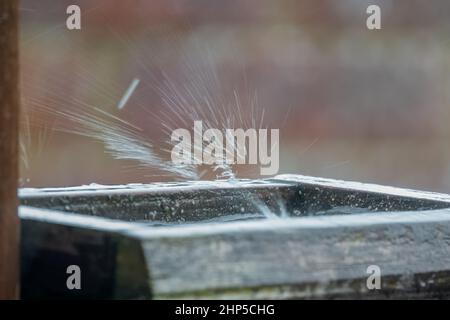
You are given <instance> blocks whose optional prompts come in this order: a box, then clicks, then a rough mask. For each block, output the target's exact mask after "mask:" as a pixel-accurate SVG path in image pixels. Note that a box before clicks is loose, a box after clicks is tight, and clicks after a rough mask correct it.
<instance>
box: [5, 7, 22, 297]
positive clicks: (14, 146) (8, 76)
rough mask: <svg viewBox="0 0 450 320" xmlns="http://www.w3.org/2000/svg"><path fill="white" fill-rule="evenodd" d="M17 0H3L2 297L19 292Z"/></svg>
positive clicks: (11, 295)
mask: <svg viewBox="0 0 450 320" xmlns="http://www.w3.org/2000/svg"><path fill="white" fill-rule="evenodd" d="M18 65H19V58H18V0H0V299H16V298H18V295H19V274H20V265H19V219H18V216H17V204H18V201H17V182H18V178H19V172H18V136H19V133H18V131H19V89H18V83H19V76H18V69H19V68H18Z"/></svg>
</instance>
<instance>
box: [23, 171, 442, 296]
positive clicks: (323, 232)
mask: <svg viewBox="0 0 450 320" xmlns="http://www.w3.org/2000/svg"><path fill="white" fill-rule="evenodd" d="M276 180H277V181H270V183H269V182H267V181H266V182H264V183H261V182H259V184H260V185H255V183H252V182H241V184H240V185H239V183H238V184H237V185H234V184H233V185H229V184H227V185H225V184H222V185H220V184H214V185H209V186H207V185H203V186H202V184H200V186H199V185H198V184H196V185H194V186H190V185H188V186H186V187H183V186H181V187H180V186H179V185H178V186H173V185H172V186H167V185H164V186H157V187H155V186H136V185H134V186H128V187H125V186H120V187H96V188H95V190H90V191H87V190H86V188H81V189H80V188H75V189H72V190H67V189H66V190H62V189H59V190H48V189H47V190H40V191H39V190H27V191H25V192H22V193H21V194H22V203H27V204H30V202H28V201H30V199H31V200H32V201H36V199H39V201H38V202H32V203H34V204H37V205H39V206H41V207H49V209H51V210H48V209H43V208H30V207H21V209H20V212H21V219H22V223H23V228H24V234H23V252H24V253H23V260H24V265H23V266H22V278H23V279H24V286H25V285H27V286H28V285H30V286H31V288H27V289H24V292H25V295H24V297H48V296H49V295H50V296H52V297H60V298H61V297H74V295H75V294H74V292H70V291H68V290H66V289H65V288H64V285H65V276H66V274H65V269H64V268H65V267H67V266H66V265H67V264H68V263H74V264H76V263H79V264H80V266H81V267H82V270H83V269H85V270H86V271H85V272H86V277H87V280H86V281H87V283H85V285H86V286H92V287H90V289H89V290H87V291H85V292H83V291H81V292H78V293H77V294H78V296H77V297H89V298H92V297H99V298H369V299H370V298H389V297H396V298H450V209H439V210H426V209H434V208H448V207H449V203H450V197H449V196H447V195H442V194H434V193H423V192H418V191H412V190H403V189H397V188H390V187H380V186H374V185H362V184H358V183H346V182H342V181H335V180H324V179H315V178H309V177H301V176H282V177H277V179H276ZM264 188H267V189H268V190H264ZM72 192H73V193H74V195H73V197H72V195H71V193H72ZM239 193H240V194H241V196H242V195H244V196H243V198H241V199H240V200H239V201H241V202H242V203H245V201H244V200H245V199H247V201H249V199H254V197H255V194H257V195H261V194H263V195H267V196H266V197H265V196H261V198H260V199H261V201H265V202H266V203H267V204H268V205H270V204H271V203H278V202H279V201H280V199H281V200H282V201H283V202H284V204H285V207H286V208H287V210H288V211H290V212H293V213H295V210H298V212H299V213H302V212H304V213H305V214H304V215H301V214H293V217H292V218H287V219H280V218H277V217H273V218H271V219H250V220H242V221H232V222H227V223H223V222H217V221H216V222H211V218H212V217H213V216H216V217H217V214H218V213H219V217H222V218H223V217H224V216H226V215H227V212H226V211H225V213H224V212H222V211H221V210H229V209H230V207H227V206H226V205H224V204H223V203H222V202H221V199H220V196H222V195H225V199H226V201H228V202H230V201H231V200H230V199H231V198H227V195H228V196H230V195H232V196H233V197H234V196H235V195H237V194H239ZM43 194H45V195H46V196H47V197H48V198H46V197H45V196H43ZM130 194H131V195H132V198H131V200H130V199H129V200H127V201H126V202H125V203H128V204H129V207H127V208H126V209H123V211H122V212H121V215H125V217H126V214H127V212H131V214H132V212H133V211H132V208H133V206H132V204H133V203H134V202H133V201H132V200H133V199H134V201H136V203H137V206H136V208H137V210H138V211H139V214H138V216H137V217H132V218H131V219H128V220H131V221H124V220H123V219H118V218H120V217H121V216H120V215H119V216H116V215H115V214H114V210H116V209H118V210H119V211H120V208H121V206H120V203H122V202H121V201H122V199H121V198H120V197H124V198H125V199H127V197H129V196H130ZM177 195H178V196H179V198H178V200H179V199H180V198H181V199H186V200H185V201H181V202H180V201H179V202H178V207H177V208H178V209H177V211H175V213H176V215H183V214H185V215H186V216H185V218H184V220H186V221H191V222H192V221H196V222H197V223H191V224H182V225H177V226H172V225H171V226H149V224H148V223H146V220H145V218H147V219H150V220H151V219H154V216H155V213H154V212H155V210H156V216H157V217H158V212H165V211H164V210H165V209H164V208H165V207H164V205H167V206H169V205H168V204H171V205H172V204H173V202H174V201H176V200H177V198H176V196H177ZM274 195H276V196H274ZM60 196H62V197H63V198H64V201H63V203H65V204H66V205H67V206H69V207H70V206H72V205H73V202H71V201H72V200H74V199H75V201H74V203H76V205H73V206H72V207H70V208H74V207H76V206H81V205H82V202H83V200H84V201H87V203H89V204H90V205H91V206H92V205H95V204H102V203H103V205H105V207H103V209H102V210H103V213H105V214H104V215H105V216H106V217H112V218H114V219H110V218H105V217H98V216H95V215H96V214H98V211H96V210H97V209H96V208H95V206H94V207H93V208H91V209H90V211H86V212H83V213H84V214H74V213H71V212H67V211H69V210H67V211H66V212H63V211H57V210H53V208H52V204H54V205H55V206H56V207H58V208H60V207H61V203H62V202H61V199H60V198H59V197H60ZM107 196H109V197H110V198H104V197H107ZM166 196H167V198H166ZM98 197H99V198H98ZM117 197H119V198H117ZM172 197H173V198H172ZM248 197H250V198H248ZM280 197H281V198H280ZM155 198H156V199H158V200H157V201H159V203H160V204H159V207H158V206H155V204H154V203H153V201H156V200H155ZM94 199H95V201H93V200H94ZM108 199H109V201H110V203H109V207H108ZM117 199H120V201H118V200H117ZM102 201H103V202H102ZM116 201H118V202H117V203H116ZM192 201H194V203H195V204H196V205H194V206H191V205H189V206H187V204H189V203H192ZM289 201H291V203H290V202H289ZM321 203H322V204H321ZM146 204H147V205H148V206H149V207H148V208H147V209H146V207H145V206H146ZM217 204H218V205H219V208H220V210H219V209H216V210H212V212H213V213H212V214H211V213H208V212H207V211H205V209H204V208H205V207H206V208H213V209H214V206H215V205H217ZM185 205H186V206H185ZM331 206H353V207H359V208H365V209H364V210H363V211H362V212H363V213H361V211H358V212H357V213H356V214H354V213H352V214H350V213H347V214H345V212H340V213H339V214H336V212H334V211H331V215H330V214H327V212H326V211H325V212H324V211H322V210H324V209H327V208H329V207H331ZM278 207H280V206H279V205H278ZM83 208H84V209H83V210H87V207H86V206H85V207H83ZM158 208H159V209H158ZM231 208H234V207H233V206H231ZM411 208H412V209H414V210H415V211H401V210H402V209H408V210H411ZM66 209H67V208H66ZM83 210H82V211H83ZM107 210H112V211H111V212H109V213H108V211H107ZM146 210H147V211H149V212H153V213H152V214H150V215H148V216H145V211H146ZM158 210H159V211H158ZM302 210H304V211H302ZM387 210H392V211H387ZM149 212H147V214H148V213H149ZM168 212H171V210H169V211H168ZM239 212H240V210H239ZM328 212H329V211H328ZM235 215H236V216H238V213H235ZM170 216H171V215H170ZM142 217H144V219H142ZM159 217H160V216H159ZM192 217H194V218H192ZM175 219H178V218H173V220H175ZM136 220H139V221H136ZM219 220H220V219H219ZM199 222H203V223H199ZM27 230H30V232H27ZM40 257H45V258H40ZM53 263H56V265H58V267H57V268H53V269H52V268H51V267H50V264H53ZM370 265H377V266H379V267H380V269H381V282H382V288H381V290H373V291H371V290H368V289H367V287H366V280H367V277H368V276H369V275H368V274H367V273H366V270H367V267H368V266H370ZM39 270H49V271H47V272H46V273H45V277H43V276H42V275H40V273H39V272H40V271H39ZM96 274H102V277H96V276H95V275H96ZM39 277H40V278H39ZM25 279H26V280H27V281H25ZM33 279H34V280H33ZM42 279H45V281H46V282H47V284H48V285H45V284H41V283H40V281H41V282H42V281H43V280H42ZM36 281H37V282H36ZM36 288H40V289H39V290H37V291H33V290H36ZM55 288H58V290H56V289H55ZM93 288H97V289H93ZM100 288H107V289H104V290H103V289H102V290H103V291H99V290H100ZM52 290H54V291H52ZM49 292H50V293H49Z"/></svg>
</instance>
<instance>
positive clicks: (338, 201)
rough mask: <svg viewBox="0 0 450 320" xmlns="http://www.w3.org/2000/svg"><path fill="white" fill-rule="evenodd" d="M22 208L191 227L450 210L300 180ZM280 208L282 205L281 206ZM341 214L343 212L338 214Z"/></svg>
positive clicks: (409, 196)
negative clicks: (231, 219)
mask: <svg viewBox="0 0 450 320" xmlns="http://www.w3.org/2000/svg"><path fill="white" fill-rule="evenodd" d="M20 198H21V204H23V205H27V206H33V207H41V208H52V209H55V210H60V211H67V212H76V213H82V214H87V215H94V216H101V217H108V218H112V219H122V220H127V221H148V222H150V221H161V222H189V221H190V222H194V221H204V220H208V219H216V218H220V217H224V216H236V217H239V216H242V213H243V212H245V213H246V214H249V215H250V216H258V215H259V216H263V214H262V213H261V211H262V210H261V209H264V208H267V209H269V210H270V211H271V212H274V213H276V214H281V211H282V210H283V209H285V211H287V212H289V214H290V215H291V216H299V217H301V216H312V215H322V214H333V212H330V209H334V214H339V213H342V212H346V211H348V209H349V208H353V209H355V210H354V211H355V212H356V211H358V210H356V209H360V210H359V212H364V211H366V212H369V211H373V212H384V211H406V210H419V209H420V210H430V209H440V208H448V207H450V197H449V196H448V195H444V194H436V193H429V192H420V191H415V190H406V189H400V188H392V187H384V186H378V185H371V184H362V183H351V182H344V181H338V180H331V179H328V180H327V179H319V178H312V177H305V176H298V175H295V176H293V175H285V176H278V177H275V178H274V179H267V180H257V181H251V180H240V181H239V180H238V181H235V182H233V183H230V182H226V181H221V182H214V183H211V182H196V183H188V184H169V183H166V184H152V185H141V184H138V185H124V186H98V185H95V186H83V187H74V188H47V189H22V190H21V192H20ZM280 204H283V205H282V206H280ZM339 208H341V210H339Z"/></svg>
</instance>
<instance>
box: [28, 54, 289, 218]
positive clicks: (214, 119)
mask: <svg viewBox="0 0 450 320" xmlns="http://www.w3.org/2000/svg"><path fill="white" fill-rule="evenodd" d="M204 52H206V54H204ZM199 56H201V57H202V58H205V59H202V60H204V62H206V63H202V64H201V65H199V64H198V63H196V60H194V59H192V58H189V57H185V59H184V61H182V63H181V70H182V76H181V77H179V78H178V79H174V77H171V76H170V75H169V74H168V73H166V72H165V71H161V76H162V81H161V79H158V80H156V79H155V77H154V75H153V74H150V75H149V76H150V79H152V80H153V81H150V83H145V82H144V81H143V80H142V79H140V78H139V77H135V78H133V80H132V81H131V83H130V84H129V86H128V88H127V89H126V90H125V91H124V93H123V95H122V96H121V98H120V99H119V100H118V102H116V110H118V112H123V111H124V110H126V109H127V106H128V105H129V104H130V100H131V99H132V98H133V95H134V94H135V93H136V91H138V90H139V89H142V90H143V89H144V88H145V87H150V88H152V89H153V90H154V91H155V92H156V93H157V94H158V96H159V97H160V99H161V101H162V104H163V105H164V107H165V108H164V110H163V111H161V112H160V113H159V114H157V115H156V121H157V122H158V123H160V124H161V126H162V130H163V132H164V134H165V135H166V136H167V137H170V136H171V133H172V132H173V130H174V129H175V128H177V127H180V126H181V127H185V128H189V127H192V124H193V123H194V122H195V121H199V120H200V121H202V123H203V126H204V129H205V130H208V129H216V130H220V132H222V133H223V136H224V137H225V140H226V141H225V142H226V143H228V144H230V145H234V143H235V141H234V138H233V137H231V138H230V136H229V135H227V134H226V129H227V128H236V127H241V128H243V129H244V130H247V129H250V128H255V129H262V128H263V126H264V109H262V112H259V113H258V111H257V110H261V108H259V105H258V99H257V93H256V91H255V92H253V93H249V92H250V90H248V92H247V93H246V94H244V95H243V94H241V93H240V92H239V90H238V89H236V88H231V89H230V90H228V92H227V93H226V94H225V93H224V92H223V91H224V90H222V88H224V87H225V86H224V85H223V83H222V82H221V80H220V77H219V73H218V71H217V70H216V68H215V66H214V62H213V57H212V54H211V52H210V51H208V50H206V51H202V54H201V55H199ZM147 69H148V68H144V70H147ZM245 85H246V87H247V84H246V83H245ZM244 97H245V99H244ZM60 100H61V97H60V96H59V95H57V94H55V92H48V93H47V95H46V96H45V98H42V97H40V98H29V100H28V101H26V103H27V104H28V105H31V106H32V107H34V108H37V109H38V110H39V111H44V112H47V113H49V114H52V115H53V116H56V117H57V118H59V119H64V120H65V121H66V122H67V120H68V121H69V122H70V123H71V126H61V127H58V128H55V129H56V130H58V131H62V132H66V133H72V134H76V135H80V136H84V137H88V138H90V139H94V140H96V141H99V142H101V143H102V144H103V146H104V148H105V151H106V153H108V154H109V155H111V156H112V157H113V158H114V159H117V160H132V161H135V162H137V164H138V165H137V167H138V168H140V169H145V168H154V169H158V170H159V171H161V172H163V173H166V174H170V175H171V176H176V177H178V179H181V180H188V181H192V180H200V179H201V178H202V177H203V176H204V175H205V174H206V173H207V172H208V171H210V172H212V173H213V174H214V175H215V176H216V179H217V180H221V181H223V182H227V183H234V182H235V181H237V180H236V171H235V170H234V167H233V164H230V163H227V161H225V159H224V161H216V162H215V163H213V164H209V165H206V166H205V165H204V164H203V163H202V159H201V156H202V149H204V148H206V147H207V143H206V142H205V141H204V140H203V139H202V143H201V145H196V144H194V145H193V149H194V150H193V152H192V155H193V160H194V161H193V162H192V163H188V164H186V163H184V164H176V163H173V162H172V161H170V160H167V159H166V158H165V157H164V156H163V155H161V154H160V153H159V152H157V151H156V150H161V151H163V152H167V153H168V154H170V150H171V149H172V147H173V141H171V140H170V139H167V141H165V142H164V143H163V145H165V146H163V147H162V148H161V147H158V148H156V147H155V146H156V145H159V144H156V143H152V142H151V141H150V140H149V139H148V138H147V137H145V135H144V132H143V130H142V129H141V128H140V127H138V126H137V125H135V124H132V123H130V122H128V121H125V120H124V119H122V117H119V116H117V115H114V114H112V113H111V112H107V111H105V110H103V109H102V108H99V107H98V106H95V105H91V104H89V103H86V102H85V101H81V100H80V99H77V98H74V97H69V98H67V97H66V98H65V100H64V101H63V102H62V101H60ZM59 104H61V105H64V106H65V108H64V110H60V109H58V108H55V106H56V105H59ZM244 104H245V105H246V106H247V108H248V107H249V109H250V113H249V115H248V114H247V115H246V114H244V113H243V105H244ZM152 115H153V116H155V115H154V114H152ZM264 129H266V128H264ZM27 132H29V130H25V133H27ZM25 136H26V134H25ZM230 139H232V140H233V141H230ZM28 140H29V137H28V138H27V137H23V139H22V141H23V143H22V144H21V149H23V150H22V157H23V159H24V160H25V162H26V163H25V164H26V165H28V164H27V154H26V153H27V151H26V150H27V148H26V147H25V143H26V142H27V141H28ZM28 142H29V141H28ZM224 151H225V156H224V158H226V157H229V156H231V154H230V153H233V155H234V152H236V153H237V157H242V158H245V155H246V153H247V150H246V149H245V148H244V150H242V149H240V148H234V149H231V150H230V149H228V148H225V149H224ZM272 152H273V150H272ZM199 155H200V157H199ZM200 169H203V170H202V171H201V170H200ZM248 198H249V202H250V203H251V204H252V205H253V207H254V208H255V209H256V210H257V211H259V212H260V213H261V214H262V215H263V216H264V217H266V218H279V217H280V216H281V217H287V216H288V214H287V211H286V208H285V207H284V204H283V201H282V199H279V201H277V204H278V206H279V210H278V212H280V215H278V214H276V213H274V212H272V210H271V209H270V208H269V207H268V206H267V205H266V204H265V203H264V201H262V200H261V199H256V198H255V196H254V195H252V194H251V193H248Z"/></svg>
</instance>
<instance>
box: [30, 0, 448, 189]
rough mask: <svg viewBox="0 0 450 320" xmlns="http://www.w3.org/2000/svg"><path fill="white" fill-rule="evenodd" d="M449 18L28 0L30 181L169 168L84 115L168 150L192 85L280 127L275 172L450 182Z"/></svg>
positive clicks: (346, 4) (325, 5)
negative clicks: (76, 18) (131, 149)
mask: <svg viewBox="0 0 450 320" xmlns="http://www.w3.org/2000/svg"><path fill="white" fill-rule="evenodd" d="M71 4H77V5H79V6H80V8H81V14H82V16H81V19H82V20H81V25H82V29H81V30H68V29H67V28H66V19H67V14H66V8H67V6H69V5H71ZM370 4H376V5H379V6H380V8H381V16H382V18H381V25H382V29H381V30H374V31H371V30H368V29H367V28H366V19H367V16H368V15H367V14H366V8H367V7H368V6H369V5H370ZM449 16H450V2H449V1H446V0H432V1H427V2H424V1H419V0H395V1H390V0H370V1H369V0H367V1H366V0H339V1H335V0H296V1H285V0H283V1H269V0H241V1H236V0H231V1H223V0H222V1H219V0H171V1H166V0H152V1H143V0H142V1H138V0H130V1H119V0H89V1H88V0H84V1H79V0H78V1H73V0H70V1H65V0H64V1H62V0H58V1H56V0H40V1H33V0H22V1H21V32H22V34H21V61H22V65H21V68H22V70H21V72H22V87H21V93H22V99H23V109H24V110H23V111H24V114H23V117H22V143H21V151H22V163H21V185H22V186H24V187H33V186H71V185H80V184H89V183H100V184H116V183H135V182H136V183H137V182H154V181H171V180H174V179H175V177H174V176H171V175H170V174H167V172H166V173H161V172H160V170H158V169H157V168H153V167H152V166H151V165H150V164H148V163H147V164H144V165H143V164H142V163H138V162H136V161H133V160H129V159H128V160H118V159H114V157H113V156H111V154H110V153H108V152H105V145H104V143H102V142H101V141H98V139H95V137H92V134H91V133H89V134H86V135H87V136H83V135H82V132H83V130H84V129H85V127H84V126H83V125H82V123H81V120H82V119H77V120H75V121H74V120H73V117H74V116H76V115H77V114H78V113H80V114H83V115H89V114H90V112H93V110H94V111H95V110H97V109H101V110H102V111H104V112H106V113H108V114H109V116H108V119H112V117H118V118H120V119H122V120H123V121H126V122H127V124H126V126H130V125H131V126H132V127H133V128H139V130H137V129H136V130H137V131H139V136H140V137H141V138H142V139H143V141H148V142H149V143H151V144H152V148H154V149H155V152H157V153H158V154H159V155H160V156H161V157H163V158H166V159H170V154H169V153H168V152H167V150H165V147H164V143H165V142H164V141H166V140H167V139H169V138H170V137H169V136H167V133H166V131H165V130H164V127H165V121H166V122H170V124H171V125H175V126H176V125H177V123H179V124H180V125H181V124H182V123H183V119H180V120H177V119H178V118H182V117H183V116H184V115H182V116H177V114H178V113H179V112H178V111H179V105H178V104H177V101H178V102H179V103H185V105H184V106H183V107H184V108H185V109H184V113H186V114H189V107H190V105H191V104H192V103H194V102H195V101H196V100H197V99H196V98H197V97H193V96H192V95H190V94H189V93H190V92H191V91H190V89H189V88H194V89H198V92H199V93H198V96H200V97H199V99H200V98H201V97H202V93H201V92H208V94H210V95H211V98H210V99H209V101H211V103H216V102H217V105H216V104H214V105H212V106H211V108H212V109H215V108H217V112H218V114H220V113H221V112H222V113H223V112H224V111H223V109H220V108H221V107H220V103H219V102H218V101H221V102H223V103H224V104H226V105H236V104H239V105H240V110H241V112H242V113H243V114H244V118H246V119H247V120H248V119H254V118H256V119H257V120H256V122H258V123H259V122H260V121H262V122H264V126H267V127H270V128H279V129H280V171H279V173H297V174H303V175H313V176H322V177H330V178H340V179H346V180H358V181H362V182H373V183H380V184H388V185H394V186H400V187H409V188H417V189H426V190H432V191H440V192H446V193H450V126H449V123H450V59H449V57H450V55H449V54H450V32H449V31H450V20H449V19H448V17H449ZM134 79H139V81H140V82H139V85H138V86H137V88H136V90H135V91H134V93H133V94H132V95H131V96H130V99H129V100H128V102H127V104H126V106H125V107H124V108H123V109H119V108H118V102H119V101H120V99H121V98H122V97H123V95H124V93H125V92H126V91H127V88H128V87H129V85H130V83H131V82H132V81H133V80H134ZM168 79H170V81H168ZM204 88H206V91H204V90H203V89H204ZM236 92H239V95H238V97H237V98H236ZM177 93H178V94H179V96H177V95H178V94H177ZM194 95H195V93H194ZM175 100H176V101H175ZM237 100H239V101H238V102H236V101H237ZM171 105H172V107H171ZM221 110H222V111H221ZM234 110H236V109H234ZM95 112H97V114H98V111H95ZM225 113H230V114H231V115H233V113H234V112H233V108H232V107H231V108H230V109H226V111H225ZM262 114H263V116H262ZM212 117H213V116H212ZM237 118H239V117H237ZM261 119H262V120H261ZM122 120H120V121H118V120H117V121H115V123H112V122H111V123H110V122H108V123H107V124H106V125H107V126H109V125H110V127H111V128H114V126H115V125H117V122H118V123H119V125H120V123H122ZM247 120H246V121H247ZM108 121H109V120H108ZM113 122H114V121H113ZM235 125H236V126H237V127H239V123H235ZM80 133H81V134H80ZM118 143H121V142H120V141H118ZM238 176H239V177H241V178H255V177H258V171H257V170H246V169H245V168H244V169H242V170H239V171H238ZM205 178H212V176H208V175H207V176H205Z"/></svg>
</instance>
